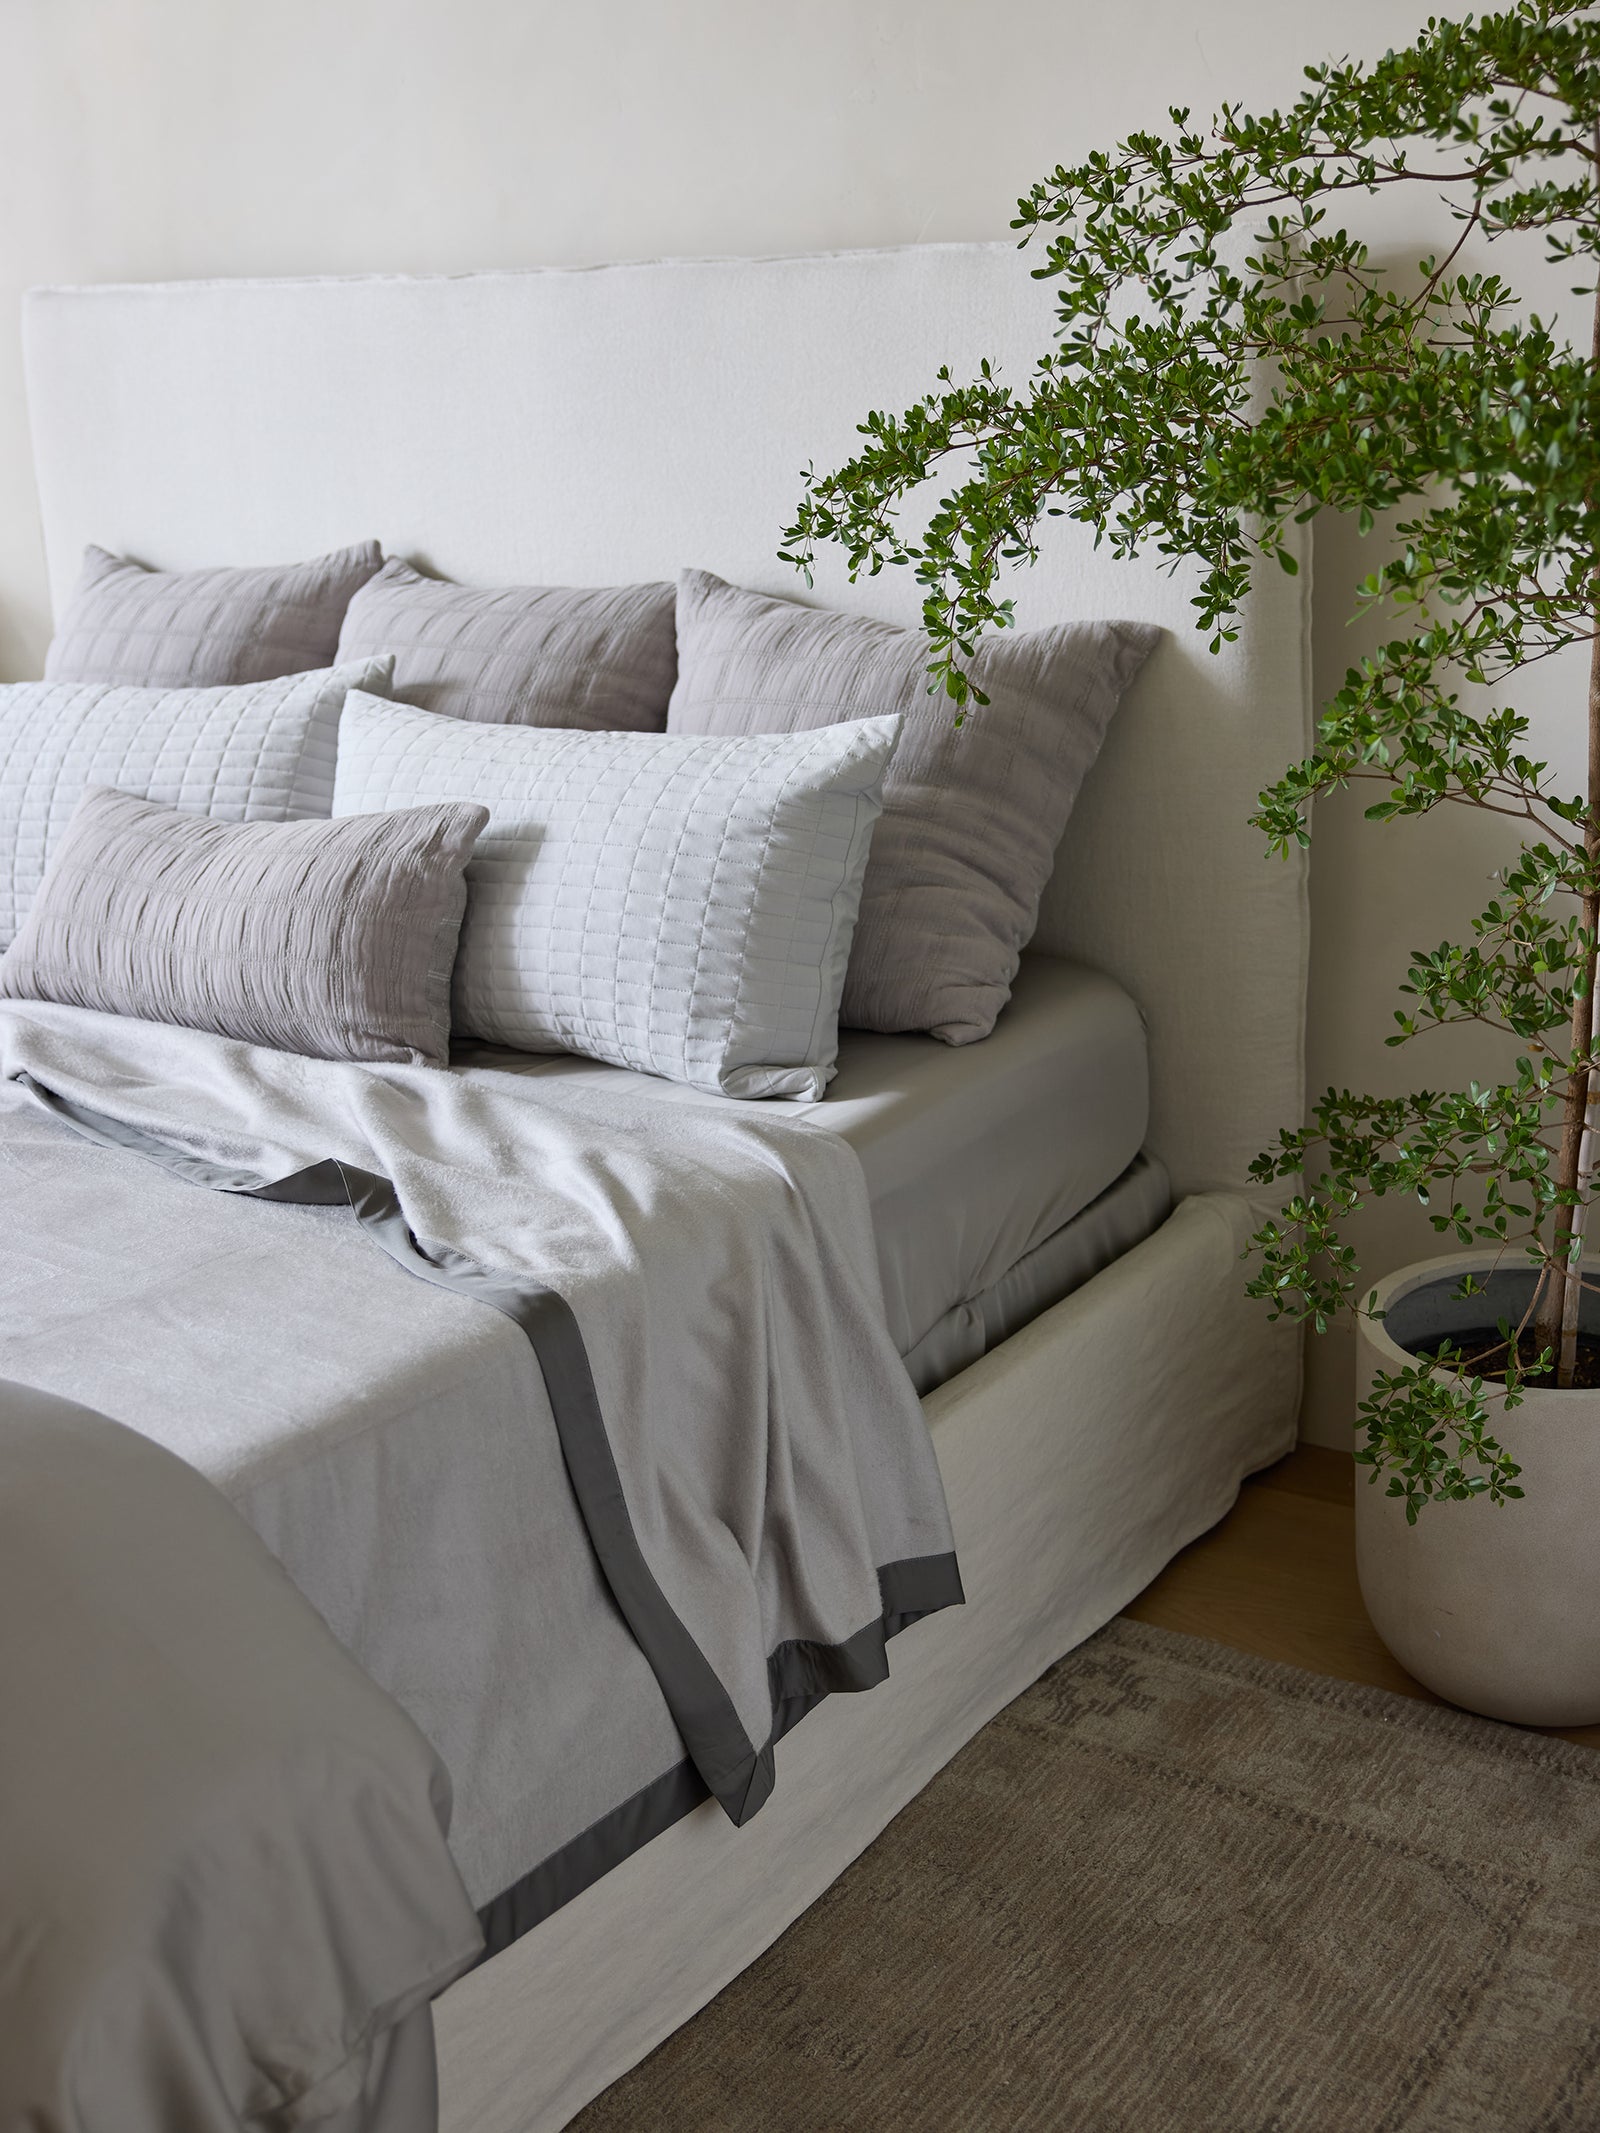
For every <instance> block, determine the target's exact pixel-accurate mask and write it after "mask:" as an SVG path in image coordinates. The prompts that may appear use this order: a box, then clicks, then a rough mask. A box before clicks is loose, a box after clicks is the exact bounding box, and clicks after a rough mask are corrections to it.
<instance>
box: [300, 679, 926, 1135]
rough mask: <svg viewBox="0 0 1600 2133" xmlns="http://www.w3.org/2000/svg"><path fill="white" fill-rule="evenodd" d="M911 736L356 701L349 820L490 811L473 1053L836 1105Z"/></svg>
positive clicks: (470, 1003) (347, 758)
mask: <svg viewBox="0 0 1600 2133" xmlns="http://www.w3.org/2000/svg"><path fill="white" fill-rule="evenodd" d="M898 730H899V721H898V720H897V719H893V718H879V719H866V720H864V721H862V722H861V723H860V724H859V725H852V726H840V727H836V728H834V729H833V730H832V731H831V732H827V733H796V734H757V735H755V736H752V737H749V738H744V739H737V740H712V739H694V738H688V739H675V738H673V736H671V735H670V734H662V733H562V732H551V731H548V730H540V729H538V728H532V727H526V726H479V725H464V724H462V723H461V722H460V721H459V720H456V719H444V718H435V717H434V716H433V715H432V714H431V713H429V712H426V711H415V710H412V709H410V708H409V707H407V706H403V705H399V704H388V703H380V702H379V701H378V700H377V698H375V697H370V696H361V695H357V694H352V695H351V697H350V700H349V703H348V704H347V705H346V707H345V714H344V721H343V725H342V726H341V729H340V733H339V773H338V783H337V786H336V788H335V792H334V803H333V810H334V814H335V815H336V816H338V815H344V814H350V813H365V812H367V811H368V810H370V809H372V808H381V807H414V806H417V805H419V804H421V803H423V802H435V801H444V800H475V799H483V800H486V801H487V802H488V804H489V826H488V828H487V829H486V830H485V831H484V833H483V837H482V840H481V841H480V843H479V846H478V852H477V856H476V858H475V859H474V860H473V863H472V866H471V868H470V870H469V872H468V877H467V880H468V889H469V901H468V906H467V918H466V923H465V925H464V926H463V927H462V929H461V953H460V956H459V958H458V960H457V963H456V983H455V1019H456V1029H457V1031H458V1032H459V1033H460V1034H461V1035H463V1036H472V1037H482V1038H486V1039H488V1040H489V1042H491V1043H494V1044H507V1045H513V1046H515V1047H516V1048H517V1049H519V1050H521V1051H528V1052H582V1053H584V1054H586V1055H587V1056H588V1057H590V1058H592V1059H605V1060H609V1061H610V1062H611V1063H612V1064H613V1065H614V1066H625V1067H635V1068H637V1069H639V1070H640V1071H641V1072H644V1073H647V1074H660V1075H663V1076H665V1077H666V1078H667V1079H668V1080H671V1081H682V1082H687V1083H688V1084H689V1085H690V1086H691V1087H692V1088H697V1089H705V1090H707V1091H709V1092H711V1093H713V1094H720V1095H724V1096H795V1097H815V1096H820V1095H821V1094H822V1092H823V1090H824V1089H825V1088H826V1086H827V1084H828V1080H829V1078H830V1077H831V1075H832V1073H833V1071H834V1060H835V1054H836V1052H837V1050H838V1022H839V988H840V986H841V985H842V983H843V982H844V970H845V962H846V959H847V957H848V955H849V952H850V936H851V933H852V932H853V931H854V928H855V918H856V907H857V903H858V901H859V898H860V894H861V876H862V871H863V868H864V867H865V864H866V857H867V847H868V844H869V842H870V839H871V836H872V825H873V823H874V822H875V821H876V820H877V816H878V791H879V787H880V785H881V784H882V781H883V766H884V764H885V762H886V761H887V760H888V757H889V754H890V752H891V750H892V749H893V747H894V742H895V735H896V733H897V732H898Z"/></svg>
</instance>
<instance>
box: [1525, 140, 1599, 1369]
mask: <svg viewBox="0 0 1600 2133" xmlns="http://www.w3.org/2000/svg"><path fill="white" fill-rule="evenodd" d="M1595 145H1596V152H1597V159H1600V128H1597V129H1596V135H1595ZM1590 361H1591V363H1592V366H1593V368H1594V370H1595V371H1596V373H1600V288H1597V289H1596V291H1595V304H1594V336H1593V344H1592V351H1591V356H1590ZM1593 606H1594V617H1595V628H1596V635H1595V637H1594V639H1593V641H1592V643H1591V645H1590V648H1589V783H1588V793H1587V798H1588V802H1589V824H1588V828H1587V829H1586V831H1585V832H1584V849H1585V851H1586V853H1587V855H1588V860H1589V867H1590V870H1591V878H1593V877H1594V875H1595V874H1596V873H1600V820H1597V819H1596V810H1597V809H1600V578H1597V579H1596V581H1595V599H1594V603H1593ZM1583 924H1584V926H1585V928H1586V930H1587V933H1588V938H1589V946H1588V952H1587V954H1586V956H1585V958H1584V961H1585V967H1586V969H1587V972H1588V984H1587V986H1586V987H1585V989H1584V991H1583V992H1582V994H1581V995H1580V996H1579V997H1578V998H1577V999H1576V1000H1574V1001H1573V1003H1572V1028H1571V1040H1570V1045H1571V1049H1570V1058H1571V1066H1570V1069H1569V1073H1568V1080H1567V1103H1566V1110H1565V1113H1564V1115H1563V1117H1562V1121H1561V1146H1560V1149H1559V1150H1558V1152H1557V1156H1556V1184H1557V1186H1558V1187H1560V1188H1562V1189H1563V1190H1565V1191H1567V1192H1570V1193H1572V1194H1574V1195H1575V1196H1576V1204H1574V1205H1571V1206H1564V1207H1562V1208H1561V1209H1560V1211H1559V1214H1558V1216H1557V1219H1556V1241H1555V1254H1554V1263H1553V1265H1551V1266H1550V1268H1549V1269H1548V1270H1547V1272H1546V1275H1545V1279H1544V1282H1543V1284H1542V1289H1541V1294H1540V1297H1539V1313H1538V1317H1537V1319H1536V1321H1535V1325H1534V1340H1535V1344H1536V1346H1538V1347H1539V1348H1541V1349H1545V1348H1549V1349H1553V1350H1554V1351H1555V1353H1556V1383H1557V1384H1558V1385H1570V1384H1571V1383H1572V1377H1573V1366H1574V1364H1575V1362H1576V1359H1577V1349H1578V1307H1579V1302H1580V1299H1581V1297H1582V1278H1583V1270H1582V1266H1581V1263H1580V1262H1579V1261H1577V1260H1575V1258H1574V1251H1575V1250H1576V1251H1577V1252H1579V1253H1581V1251H1582V1247H1583V1236H1584V1231H1585V1229H1586V1227H1587V1225H1588V1217H1589V1207H1588V1200H1589V1191H1590V1185H1591V1180H1592V1176H1593V1162H1594V1142H1595V1136H1594V1132H1593V1128H1592V1118H1593V1107H1594V1105H1595V1103H1596V1100H1597V1099H1600V1074H1596V1073H1595V1072H1594V1071H1592V1070H1591V1068H1590V1065H1589V1061H1590V1057H1591V1055H1592V1053H1593V1051H1594V1031H1595V1028H1596V1026H1597V1025H1596V1007H1597V1002H1596V1000H1595V963H1596V934H1597V931H1600V895H1589V896H1586V897H1584V899H1583Z"/></svg>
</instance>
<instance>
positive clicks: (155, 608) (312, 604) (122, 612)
mask: <svg viewBox="0 0 1600 2133" xmlns="http://www.w3.org/2000/svg"><path fill="white" fill-rule="evenodd" d="M382 560H383V553H382V550H381V549H380V548H379V546H378V543H377V542H376V541H361V542H359V543H358V544H357V545H356V546H355V547H354V548H341V549H339V550H338V551H337V552H336V553H335V554H333V555H323V556H318V557H316V559H315V560H314V561H312V562H310V563H289V564H285V565H283V566H282V567H281V568H279V567H271V568H267V569H248V570H232V569H227V570H146V569H145V567H144V565H143V564H142V563H131V562H129V560H128V559H127V557H126V556H117V555H108V554H107V553H106V551H105V549H103V548H89V549H86V550H85V551H84V558H83V571H82V574H81V576H80V577H79V579H78V584H77V589H76V591H75V592H74V593H73V595H72V598H71V600H70V601H69V602H68V603H67V610H66V613H65V614H64V615H63V616H62V617H61V624H60V627H59V628H58V629H57V631H56V634H55V639H54V641H53V643H52V644H51V646H50V651H49V655H48V657H47V658H46V660H45V669H44V671H45V679H46V680H47V681H111V682H125V683H129V684H131V685H133V686H136V687H139V688H149V689H157V688H168V689H206V688H215V687H218V686H220V685H224V684H227V683H232V682H243V681H271V680H273V679H274V678H275V677H276V676H277V675H280V674H302V673H304V672H305V671H306V670H307V669H308V668H311V667H327V666H332V664H333V660H334V653H335V651H336V650H337V648H338V643H339V630H340V628H341V626H342V624H343V622H344V611H345V609H346V607H348V606H349V604H350V596H351V594H352V593H354V592H355V590H356V588H357V586H359V585H364V584H365V583H366V581H367V580H368V578H370V577H371V576H372V574H373V572H374V571H375V570H377V568H378V566H379V565H380V563H381V562H382Z"/></svg>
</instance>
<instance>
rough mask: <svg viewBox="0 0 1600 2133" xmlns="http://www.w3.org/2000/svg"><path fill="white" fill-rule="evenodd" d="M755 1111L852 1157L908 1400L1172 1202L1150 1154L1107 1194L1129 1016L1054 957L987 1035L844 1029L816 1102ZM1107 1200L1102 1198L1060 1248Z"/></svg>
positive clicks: (1133, 1033)
mask: <svg viewBox="0 0 1600 2133" xmlns="http://www.w3.org/2000/svg"><path fill="white" fill-rule="evenodd" d="M456 1056H457V1059H458V1060H459V1061H460V1063H462V1064H469V1063H470V1064H472V1065H477V1066H489V1067H493V1068H496V1069H498V1070H500V1071H510V1072H516V1073H528V1074H537V1075H543V1076H554V1077H560V1078H562V1079H569V1078H570V1079H576V1080H591V1079H593V1080H613V1079H615V1078H616V1077H618V1076H621V1075H624V1074H625V1070H624V1069H623V1068H621V1067H610V1066H601V1065H598V1064H596V1063H595V1062H593V1061H590V1060H585V1059H574V1058H570V1057H567V1056H565V1055H561V1056H552V1055H540V1056H534V1055H530V1054H528V1053H516V1052H506V1051H502V1050H499V1049H490V1048H487V1047H482V1046H471V1047H466V1048H464V1049H462V1050H460V1051H458V1053H457V1055H456ZM626 1078H627V1079H629V1080H633V1081H636V1082H638V1081H640V1080H641V1077H639V1076H626ZM643 1086H644V1087H645V1088H647V1089H648V1090H649V1092H650V1094H651V1096H652V1097H653V1098H654V1099H655V1100H656V1101H658V1102H660V1103H663V1104H674V1105H680V1104H693V1105H705V1104H710V1105H713V1106H723V1105H726V1104H727V1103H728V1101H729V1099H728V1098H727V1097H721V1096H708V1095H705V1094H703V1093H701V1092H700V1091H698V1090H694V1089H686V1088H683V1087H680V1086H679V1085H678V1084H676V1083H673V1082H667V1081H646V1082H644V1083H643ZM762 1108H763V1109H768V1108H770V1109H773V1110H775V1111H777V1112H778V1113H779V1114H780V1115H787V1116H792V1117H797V1118H804V1119H806V1120H807V1121H809V1122H810V1124H812V1125H813V1126H819V1127H824V1128H826V1129H827V1130H828V1131H830V1132H834V1133H838V1134H839V1135H840V1136H841V1137H842V1138H843V1139H844V1140H846V1141H848V1142H849V1143H850V1145H851V1147H852V1148H854V1150H855V1151H856V1154H857V1155H858V1156H859V1157H860V1159H861V1165H862V1168H863V1170H864V1171H865V1172H866V1179H867V1192H868V1196H869V1199H870V1201H871V1207H872V1222H873V1230H874V1234H875V1236H876V1239H877V1245H878V1261H879V1265H880V1268H881V1270H882V1274H883V1291H884V1305H885V1309H886V1311H887V1314H888V1321H889V1331H890V1333H891V1334H892V1336H893V1338H894V1343H895V1346H896V1347H897V1348H898V1349H899V1351H900V1353H901V1354H902V1355H903V1356H905V1357H906V1358H907V1359H908V1361H910V1362H911V1364H912V1374H913V1376H914V1377H915V1378H916V1380H917V1385H918V1390H919V1391H926V1390H928V1388H929V1387H930V1386H932V1385H935V1384H938V1383H940V1382H942V1380H943V1379H944V1378H946V1377H950V1376H953V1375H954V1374H955V1372H956V1371H957V1370H962V1369H965V1368H966V1366H967V1365H968V1364H969V1363H971V1362H974V1361H975V1360H976V1359H977V1357H978V1356H979V1355H982V1354H983V1353H984V1352H985V1350H986V1349H987V1348H988V1347H991V1346H993V1345H994V1343H995V1341H997V1340H1003V1339H1005V1338H1006V1337H1007V1335H1008V1334H1009V1333H1011V1332H1014V1331H1015V1330H1016V1329H1017V1327H1018V1326H1019V1325H1022V1324H1025V1323H1026V1321H1027V1319H1028V1318H1030V1317H1033V1316H1035V1315H1036V1314H1037V1312H1039V1311H1040V1310H1043V1309H1045V1308H1046V1307H1047V1306H1048V1305H1049V1304H1051V1303H1054V1302H1056V1301H1057V1300H1058V1298H1059V1297H1061V1296H1063V1295H1065V1294H1066V1293H1067V1292H1068V1290H1069V1289H1070V1288H1072V1287H1074V1286H1076V1284H1077V1282H1079V1281H1084V1280H1087V1279H1088V1278H1089V1276H1090V1275H1091V1274H1093V1273H1097V1272H1098V1271H1099V1269H1100V1268H1101V1267H1102V1266H1105V1265H1108V1264H1109V1263H1110V1260H1111V1259H1113V1258H1115V1257H1116V1256H1117V1254H1118V1252H1120V1251H1125V1250H1127V1249H1128V1248H1129V1246H1130V1245H1131V1244H1135V1243H1137V1242H1138V1241H1139V1239H1140V1237H1143V1236H1147V1235H1148V1234H1149V1233H1150V1230H1152V1229H1154V1228H1155V1227H1156V1226H1157V1225H1158V1224H1159V1223H1160V1222H1161V1221H1163V1220H1164V1219H1165V1217H1166V1214H1167V1212H1168V1210H1169V1208H1170V1205H1171V1201H1170V1194H1169V1189H1168V1186H1167V1182H1166V1175H1165V1172H1163V1171H1162V1170H1161V1168H1160V1165H1159V1164H1158V1163H1154V1162H1147V1164H1146V1166H1145V1168H1144V1169H1143V1170H1141V1172H1140V1173H1139V1175H1138V1176H1137V1177H1136V1178H1135V1179H1134V1180H1132V1181H1131V1183H1130V1186H1129V1188H1128V1190H1127V1191H1126V1192H1125V1193H1123V1194H1122V1195H1121V1196H1119V1197H1118V1198H1116V1199H1112V1196H1111V1190H1110V1189H1111V1188H1112V1187H1114V1186H1116V1184H1117V1182H1118V1180H1119V1179H1121V1178H1122V1177H1123V1174H1124V1173H1125V1172H1126V1171H1128V1170H1129V1167H1130V1165H1132V1164H1133V1163H1134V1161H1135V1158H1136V1157H1137V1156H1138V1155H1139V1151H1140V1148H1141V1146H1142V1144H1143V1141H1144V1135H1145V1128H1146V1126H1147V1124H1148V1122H1149V1108H1150V1090H1149V1062H1148V1055H1147V1050H1146V1042H1145V1031H1144V1023H1143V1020H1142V1018H1141V1016H1140V1013H1139V1010H1138V1008H1137V1007H1136V1006H1135V1005H1134V1003H1133V1001H1132V1000H1131V999H1130V998H1129V996H1128V995H1127V993H1125V992H1124V991H1123V989H1122V987H1121V986H1120V985H1118V984H1117V983H1116V981H1115V979H1113V978H1109V977H1107V976H1106V975H1105V974H1104V973H1103V972H1102V971H1098V970H1089V969H1086V968H1085V967H1084V966H1082V965H1081V964H1077V963H1068V962H1064V961H1062V960H1061V959H1060V958H1059V957H1056V956H1048V955H1026V956H1024V957H1023V959H1022V968H1021V970H1020V971H1019V972H1018V974H1017V979H1016V983H1015V985H1014V987H1013V990H1012V997H1011V1004H1010V1005H1009V1006H1008V1007H1007V1008H1006V1010H1005V1012H1004V1014H1002V1015H1001V1017H1000V1020H999V1022H998V1023H997V1024H996V1026H995V1029H994V1032H993V1034H992V1035H991V1036H989V1037H986V1038H985V1039H984V1040H983V1041H982V1042H981V1043H979V1044H968V1045H948V1044H941V1043H940V1042H939V1041H938V1040H937V1039H936V1038H933V1037H922V1036H897V1037H885V1036H877V1035H874V1034H870V1033H869V1032H867V1031H864V1030H845V1031H844V1032H843V1033H842V1034H841V1037H840V1041H839V1072H838V1075H837V1076H836V1078H835V1080H834V1081H833V1083H832V1085H831V1087H830V1088H829V1090H828V1094H827V1096H826V1097H825V1098H824V1099H823V1100H822V1101H821V1102H819V1103H813V1104H779V1105H773V1106H770V1107H769V1106H765V1105H764V1106H763V1107H762ZM1102 1195H1105V1196H1106V1198H1107V1201H1108V1203H1109V1204H1108V1205H1107V1206H1106V1207H1104V1208H1098V1209H1096V1213H1095V1220H1094V1221H1093V1222H1092V1223H1088V1224H1086V1225H1085V1227H1084V1229H1083V1230H1081V1231H1079V1232H1078V1233H1077V1234H1076V1236H1074V1237H1072V1238H1067V1237H1066V1236H1065V1234H1064V1233H1065V1232H1066V1231H1067V1229H1068V1228H1069V1226H1070V1225H1072V1224H1073V1222H1074V1220H1075V1218H1077V1217H1080V1216H1083V1215H1084V1214H1085V1212H1086V1211H1087V1210H1089V1209H1090V1208H1091V1207H1093V1206H1094V1203H1096V1202H1098V1201H1099V1200H1100V1199H1101V1197H1102ZM1046 1246H1051V1247H1052V1249H1051V1250H1048V1251H1044V1250H1042V1248H1043V1247H1046ZM1036 1254H1038V1255H1040V1256H1039V1257H1038V1258H1037V1259H1035V1255H1036ZM1074 1270H1076V1271H1074ZM1030 1304H1031V1308H1030ZM1019 1313H1020V1315H1019Z"/></svg>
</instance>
